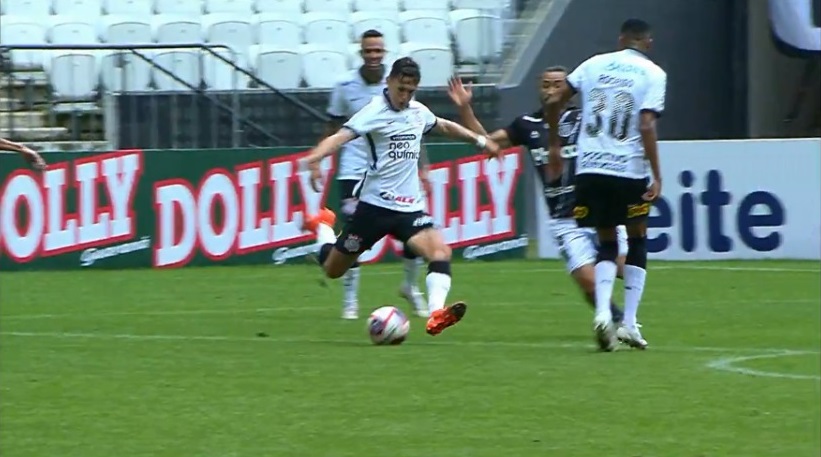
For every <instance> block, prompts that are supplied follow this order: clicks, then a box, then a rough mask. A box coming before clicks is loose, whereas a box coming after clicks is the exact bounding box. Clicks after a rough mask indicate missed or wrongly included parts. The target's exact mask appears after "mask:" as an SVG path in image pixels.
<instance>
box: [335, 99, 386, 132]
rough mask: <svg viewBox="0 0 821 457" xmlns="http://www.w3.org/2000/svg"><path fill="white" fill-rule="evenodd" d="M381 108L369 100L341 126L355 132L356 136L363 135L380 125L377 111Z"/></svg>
mask: <svg viewBox="0 0 821 457" xmlns="http://www.w3.org/2000/svg"><path fill="white" fill-rule="evenodd" d="M380 111H381V109H380V108H379V105H378V104H377V103H374V102H371V103H368V104H367V105H365V106H364V107H363V108H362V109H361V110H359V111H357V112H356V114H354V115H353V116H351V118H350V119H348V122H345V124H343V125H342V127H344V128H346V129H348V130H350V131H352V132H354V133H356V134H357V135H358V136H365V135H367V134H369V133H371V132H372V131H374V130H376V129H377V128H378V127H379V125H380V120H379V116H378V114H379V112H380Z"/></svg>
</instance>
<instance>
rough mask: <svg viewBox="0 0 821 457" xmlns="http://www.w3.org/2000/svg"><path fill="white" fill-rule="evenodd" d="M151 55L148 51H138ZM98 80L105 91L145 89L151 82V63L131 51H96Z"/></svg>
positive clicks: (147, 55)
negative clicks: (98, 70)
mask: <svg viewBox="0 0 821 457" xmlns="http://www.w3.org/2000/svg"><path fill="white" fill-rule="evenodd" d="M140 53H141V54H143V55H146V57H149V58H150V57H151V53H150V52H148V51H141V52H140ZM97 57H98V59H97V65H98V68H99V69H100V80H101V81H102V84H103V87H104V88H105V90H107V91H112V92H129V91H145V90H148V86H149V84H150V83H151V64H150V63H148V62H146V61H145V60H143V59H142V58H140V57H138V56H136V55H134V54H133V53H131V52H111V53H98V54H97Z"/></svg>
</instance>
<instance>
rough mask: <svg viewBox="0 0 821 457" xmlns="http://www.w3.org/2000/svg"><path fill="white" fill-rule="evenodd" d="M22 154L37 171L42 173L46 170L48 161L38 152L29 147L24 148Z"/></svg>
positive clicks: (21, 149) (21, 150)
mask: <svg viewBox="0 0 821 457" xmlns="http://www.w3.org/2000/svg"><path fill="white" fill-rule="evenodd" d="M20 154H21V155H22V156H23V158H24V159H25V160H26V162H28V163H29V164H31V167H32V168H34V169H35V170H38V171H42V170H45V169H46V161H45V160H43V157H42V156H41V155H40V154H38V153H37V151H35V150H33V149H30V148H29V147H28V146H23V147H21V148H20Z"/></svg>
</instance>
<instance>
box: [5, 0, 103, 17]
mask: <svg viewBox="0 0 821 457" xmlns="http://www.w3.org/2000/svg"><path fill="white" fill-rule="evenodd" d="M5 1H8V0H5ZM51 8H52V11H53V13H54V14H66V15H71V16H82V17H86V18H88V19H92V18H96V17H97V16H99V15H100V14H101V12H102V9H103V5H102V1H101V0H53V3H52V4H51Z"/></svg>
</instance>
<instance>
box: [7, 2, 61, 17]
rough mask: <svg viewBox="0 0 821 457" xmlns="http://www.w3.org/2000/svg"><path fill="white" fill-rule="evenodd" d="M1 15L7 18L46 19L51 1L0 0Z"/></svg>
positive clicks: (49, 12)
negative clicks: (1, 6)
mask: <svg viewBox="0 0 821 457" xmlns="http://www.w3.org/2000/svg"><path fill="white" fill-rule="evenodd" d="M0 3H3V14H7V15H9V16H27V17H39V18H42V17H46V16H48V15H49V14H51V0H2V1H0Z"/></svg>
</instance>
